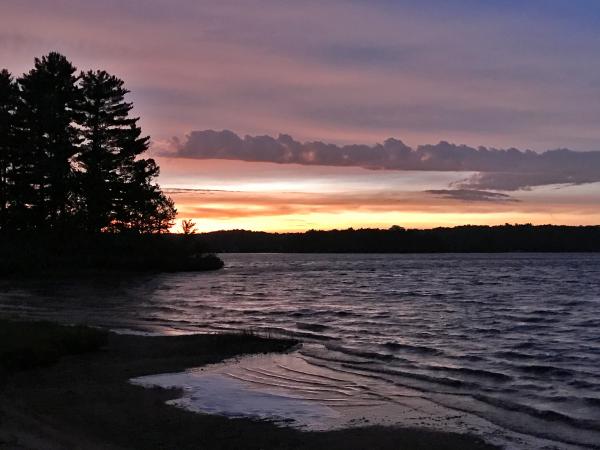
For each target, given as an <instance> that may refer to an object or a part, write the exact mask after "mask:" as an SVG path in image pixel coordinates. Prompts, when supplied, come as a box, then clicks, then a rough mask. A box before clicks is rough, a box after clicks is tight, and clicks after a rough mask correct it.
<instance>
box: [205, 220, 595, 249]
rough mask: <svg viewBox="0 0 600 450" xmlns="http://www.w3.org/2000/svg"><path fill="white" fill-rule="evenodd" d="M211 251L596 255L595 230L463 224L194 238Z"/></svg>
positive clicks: (217, 234)
mask: <svg viewBox="0 0 600 450" xmlns="http://www.w3.org/2000/svg"><path fill="white" fill-rule="evenodd" d="M195 238H196V239H198V240H199V241H200V243H201V245H202V246H204V248H207V249H210V250H211V251H214V252H221V253H223V252H242V253H243V252H289V253H445V252H447V253H452V252H456V253H466V252H482V253H488V252H491V253H495V252H600V226H559V225H538V226H535V225H530V224H523V225H510V224H506V225H499V226H475V225H465V226H459V227H453V228H433V229H425V230H420V229H406V228H403V227H400V226H397V225H395V226H392V227H390V228H389V229H357V230H355V229H352V228H349V229H346V230H330V231H317V230H311V231H307V232H305V233H264V232H255V231H245V230H232V231H216V232H212V233H205V234H199V235H197V236H196V237H195Z"/></svg>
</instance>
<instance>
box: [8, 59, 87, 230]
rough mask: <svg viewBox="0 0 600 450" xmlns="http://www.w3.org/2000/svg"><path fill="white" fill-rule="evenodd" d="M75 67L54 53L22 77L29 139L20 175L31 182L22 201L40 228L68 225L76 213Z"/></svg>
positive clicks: (77, 102) (77, 96)
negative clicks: (74, 165) (74, 158)
mask: <svg viewBox="0 0 600 450" xmlns="http://www.w3.org/2000/svg"><path fill="white" fill-rule="evenodd" d="M75 72H76V69H75V67H74V66H73V65H72V64H71V63H70V62H69V61H68V60H67V58H66V57H64V56H63V55H61V54H59V53H55V52H52V53H49V54H48V55H47V56H44V57H42V58H41V59H39V58H36V59H35V66H34V69H32V70H31V71H30V72H29V73H27V74H25V75H23V77H21V78H20V79H19V80H18V83H19V85H20V90H21V92H20V97H21V105H20V110H21V111H20V116H21V120H22V121H23V127H24V128H25V130H26V133H25V134H26V142H25V143H24V146H23V148H21V149H20V151H21V155H20V159H21V165H20V168H19V173H18V174H17V176H18V178H19V180H20V181H21V182H24V183H27V185H28V187H29V189H27V195H24V197H25V198H22V199H20V203H21V204H22V206H25V208H26V209H27V210H28V211H29V215H30V217H29V220H28V222H29V223H30V224H31V225H32V226H33V227H35V228H37V229H44V228H49V229H53V230H64V229H65V228H66V226H67V224H68V222H69V221H70V220H71V219H72V218H73V215H74V213H75V208H76V198H75V190H74V170H73V157H74V155H75V154H76V153H77V151H78V149H77V146H78V144H79V131H78V129H77V127H76V126H75V122H76V121H77V119H78V113H77V111H78V109H79V105H80V91H79V88H78V87H77V85H76V83H77V80H78V78H77V76H75V75H74V74H75Z"/></svg>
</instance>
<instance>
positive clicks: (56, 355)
mask: <svg viewBox="0 0 600 450" xmlns="http://www.w3.org/2000/svg"><path fill="white" fill-rule="evenodd" d="M107 337H108V333H107V332H106V331H104V330H100V329H96V328H90V327H86V326H83V325H77V326H65V325H58V324H55V323H50V322H13V321H10V320H0V369H5V370H9V371H14V370H24V369H32V368H36V367H42V366H48V365H50V364H53V363H55V362H57V361H58V360H59V359H60V358H61V357H63V356H66V355H74V354H81V353H87V352H93V351H97V350H99V349H100V348H101V347H103V346H104V345H105V344H106V342H107Z"/></svg>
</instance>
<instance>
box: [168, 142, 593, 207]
mask: <svg viewBox="0 0 600 450" xmlns="http://www.w3.org/2000/svg"><path fill="white" fill-rule="evenodd" d="M171 156H178V157H185V158H196V159H234V160H240V161H253V162H273V163H280V164H304V165H326V166H343V167H363V168H366V169H373V170H423V171H454V172H476V174H475V175H472V176H471V177H469V178H467V179H465V180H463V181H461V182H459V183H457V184H456V185H455V186H453V187H455V188H456V189H454V190H452V191H430V193H431V194H434V195H442V196H446V197H450V198H457V199H463V200H484V201H503V200H508V199H509V197H508V196H506V195H503V194H498V195H496V194H494V193H489V192H487V193H486V192H485V191H517V190H524V189H530V188H533V187H536V186H545V185H552V184H584V183H595V182H598V181H600V151H591V152H576V151H572V150H567V149H560V150H549V151H546V152H543V153H536V152H533V151H531V150H518V149H515V148H510V149H505V150H504V149H495V148H486V147H478V148H474V147H468V146H466V145H455V144H450V143H448V142H440V143H439V144H436V145H421V146H419V147H417V148H416V149H412V148H410V147H408V146H406V145H405V144H404V143H403V142H402V141H400V140H397V139H392V138H390V139H387V140H386V141H385V142H384V143H383V144H375V145H373V146H369V145H344V146H338V145H334V144H326V143H323V142H318V141H317V142H304V143H302V142H298V141H295V140H294V139H293V138H292V137H291V136H289V135H285V134H281V135H279V137H277V138H273V137H271V136H245V137H244V138H241V137H239V136H238V135H236V134H235V133H233V132H231V131H228V130H224V131H215V130H205V131H193V132H191V133H190V134H189V135H187V136H186V139H185V141H184V142H178V143H177V150H176V153H175V155H171Z"/></svg>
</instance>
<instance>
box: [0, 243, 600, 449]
mask: <svg viewBox="0 0 600 450" xmlns="http://www.w3.org/2000/svg"><path fill="white" fill-rule="evenodd" d="M222 257H223V259H224V261H225V263H226V268H225V269H224V270H222V271H218V272H210V273H176V274H158V275H143V276H142V275H136V276H123V277H114V276H110V277H109V276H107V275H102V276H98V277H89V276H88V277H85V278H83V279H74V278H69V277H64V278H63V279H60V280H57V279H52V280H50V279H35V280H16V281H15V280H11V281H7V280H4V281H2V282H1V283H0V313H2V314H5V315H6V314H12V315H16V316H19V317H27V318H44V319H52V320H58V321H61V322H85V323H88V324H92V325H103V326H108V327H110V328H112V329H117V330H120V331H121V332H152V333H160V334H179V333H190V332H220V331H227V330H248V331H259V332H264V333H271V334H274V335H289V336H294V337H297V338H299V339H301V340H302V341H303V342H304V343H305V344H304V345H303V346H302V348H301V349H299V350H298V355H297V356H298V358H301V359H302V361H303V362H302V363H303V364H310V365H313V366H314V367H323V368H324V369H325V370H327V371H330V372H331V371H333V372H337V373H340V374H344V379H347V377H348V376H352V375H353V374H354V375H355V376H356V377H357V378H360V379H361V380H373V386H377V392H375V391H374V394H373V395H384V394H385V395H388V394H389V395H391V396H393V395H394V391H395V390H398V389H410V391H411V392H418V393H419V395H420V396H422V397H423V398H425V399H427V401H430V402H433V403H435V404H439V405H440V406H442V407H444V408H454V409H455V410H456V411H459V412H464V413H468V414H470V415H473V416H476V417H478V418H480V419H482V420H484V421H487V422H489V423H492V424H494V425H495V426H496V427H499V428H501V429H503V430H508V431H509V432H510V433H512V434H510V433H508V434H507V436H508V435H509V434H510V435H511V436H513V438H514V439H517V438H516V437H515V436H534V437H536V438H539V439H542V440H545V441H544V442H546V444H547V443H555V445H556V446H557V448H563V447H562V445H567V443H568V444H571V445H573V446H574V447H582V448H585V447H591V448H597V447H594V446H595V445H597V443H598V442H600V255H598V254H493V255H490V254H427V255H377V254H366V255H365V254H361V255H357V254H225V255H223V256H222ZM256 370H259V374H260V369H256ZM263 372H265V373H262V375H261V377H262V378H264V377H266V376H270V377H275V378H279V379H281V378H282V375H281V374H279V375H278V374H274V373H271V372H269V371H263ZM333 372H331V373H333ZM332 378H333V377H332ZM290 379H293V377H290ZM250 381H251V380H250ZM363 384H364V383H363ZM413 425H415V424H413ZM417 425H418V423H417ZM471 431H474V432H477V430H476V429H475V430H471ZM515 442H516V441H515ZM540 442H541V441H540Z"/></svg>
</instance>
